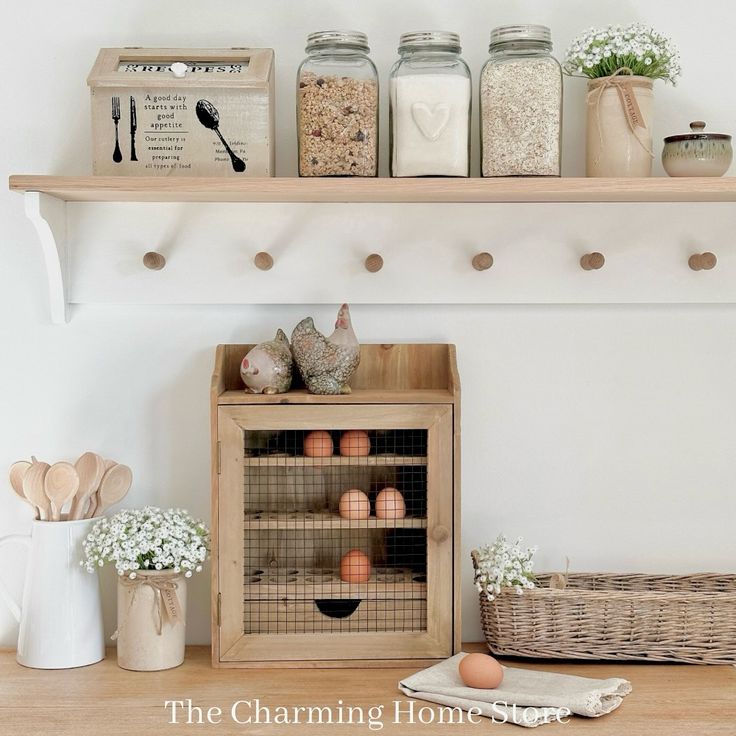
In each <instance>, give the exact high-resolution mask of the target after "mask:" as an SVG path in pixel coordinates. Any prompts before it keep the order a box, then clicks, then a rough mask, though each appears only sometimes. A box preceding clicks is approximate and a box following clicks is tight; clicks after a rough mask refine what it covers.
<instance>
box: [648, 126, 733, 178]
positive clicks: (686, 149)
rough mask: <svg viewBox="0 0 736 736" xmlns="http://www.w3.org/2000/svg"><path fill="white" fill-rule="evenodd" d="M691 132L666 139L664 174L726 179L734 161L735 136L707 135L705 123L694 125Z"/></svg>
mask: <svg viewBox="0 0 736 736" xmlns="http://www.w3.org/2000/svg"><path fill="white" fill-rule="evenodd" d="M690 130H691V132H690V133H685V134H684V135H671V136H668V137H667V138H665V139H664V148H663V149H662V165H663V166H664V170H665V171H666V172H667V173H668V174H669V175H670V176H723V175H724V174H725V173H726V172H727V171H728V168H729V166H731V161H732V160H733V149H732V147H731V136H730V135H726V134H724V133H706V132H705V123H704V122H703V121H702V120H696V121H695V122H692V123H690Z"/></svg>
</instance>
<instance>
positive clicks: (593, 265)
mask: <svg viewBox="0 0 736 736" xmlns="http://www.w3.org/2000/svg"><path fill="white" fill-rule="evenodd" d="M605 263H606V258H605V256H604V255H603V253H598V252H597V251H595V252H594V253H586V254H585V255H584V256H583V257H582V258H581V259H580V268H582V269H583V270H584V271H597V270H598V269H599V268H603V266H604V265H605Z"/></svg>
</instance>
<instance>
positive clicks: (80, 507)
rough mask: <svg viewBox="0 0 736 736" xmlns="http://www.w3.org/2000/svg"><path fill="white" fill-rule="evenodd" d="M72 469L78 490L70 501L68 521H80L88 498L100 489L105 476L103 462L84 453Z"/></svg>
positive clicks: (94, 456)
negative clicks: (75, 472)
mask: <svg viewBox="0 0 736 736" xmlns="http://www.w3.org/2000/svg"><path fill="white" fill-rule="evenodd" d="M74 468H75V469H76V471H77V475H78V476H79V488H78V489H77V493H76V495H75V496H74V499H73V501H72V507H71V509H70V511H69V518H70V519H75V520H76V519H81V518H82V517H83V516H84V510H85V508H86V506H87V502H88V501H89V498H90V496H91V495H92V494H93V493H95V491H96V490H97V489H98V488H99V487H100V483H102V478H103V476H104V475H105V461H104V460H103V459H102V458H101V457H100V456H99V455H96V454H95V453H94V452H85V453H84V455H82V456H81V457H80V458H79V460H77V462H76V463H74Z"/></svg>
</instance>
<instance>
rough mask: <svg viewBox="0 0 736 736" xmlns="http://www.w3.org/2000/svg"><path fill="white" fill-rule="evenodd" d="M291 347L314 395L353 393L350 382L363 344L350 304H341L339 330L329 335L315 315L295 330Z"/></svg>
mask: <svg viewBox="0 0 736 736" xmlns="http://www.w3.org/2000/svg"><path fill="white" fill-rule="evenodd" d="M291 350H292V353H293V355H294V360H295V361H296V364H297V367H298V368H299V372H300V373H301V375H302V378H303V379H304V383H305V385H306V387H307V389H308V390H309V391H310V392H311V393H313V394H349V393H350V386H349V385H348V384H349V381H350V379H351V377H352V375H353V373H355V369H356V368H357V367H358V363H360V345H359V344H358V338H357V337H355V332H353V326H352V323H351V322H350V309H349V308H348V305H347V304H343V305H342V306H341V307H340V311H339V312H338V313H337V321H336V322H335V331H334V332H333V333H332V334H331V335H330V336H329V337H325V336H324V335H323V334H322V333H321V332H319V331H318V330H317V329H316V328H315V326H314V320H313V319H312V318H311V317H307V318H306V319H303V320H302V321H301V322H300V323H299V324H298V325H297V326H296V327H295V328H294V332H292V333H291Z"/></svg>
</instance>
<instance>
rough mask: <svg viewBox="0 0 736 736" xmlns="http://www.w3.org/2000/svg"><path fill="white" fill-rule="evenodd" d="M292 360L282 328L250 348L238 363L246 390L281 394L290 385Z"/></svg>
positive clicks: (257, 392)
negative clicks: (268, 338)
mask: <svg viewBox="0 0 736 736" xmlns="http://www.w3.org/2000/svg"><path fill="white" fill-rule="evenodd" d="M292 366H293V361H292V357H291V350H290V349H289V341H288V339H287V338H286V333H285V332H284V331H283V330H278V331H277V332H276V337H274V339H273V340H268V341H267V342H261V343H259V344H258V345H256V346H255V347H254V348H251V349H250V351H249V352H248V354H247V355H246V356H245V358H243V362H242V363H241V364H240V377H241V378H242V379H243V383H244V384H245V389H246V391H249V392H250V393H253V394H283V393H285V392H286V391H288V390H289V388H290V387H291V375H292V370H293V369H292Z"/></svg>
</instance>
